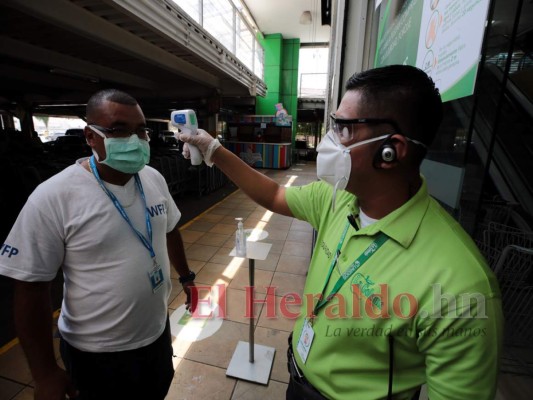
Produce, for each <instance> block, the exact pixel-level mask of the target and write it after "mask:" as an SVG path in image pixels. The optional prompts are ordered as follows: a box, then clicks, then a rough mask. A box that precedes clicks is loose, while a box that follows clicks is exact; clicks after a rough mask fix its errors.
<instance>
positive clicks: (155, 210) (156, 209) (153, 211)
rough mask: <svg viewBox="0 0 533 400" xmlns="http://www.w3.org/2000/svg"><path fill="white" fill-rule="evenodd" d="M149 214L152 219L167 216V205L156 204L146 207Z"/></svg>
mask: <svg viewBox="0 0 533 400" xmlns="http://www.w3.org/2000/svg"><path fill="white" fill-rule="evenodd" d="M146 209H147V210H148V212H149V213H150V217H152V218H154V217H156V216H158V215H166V213H167V207H166V206H165V204H163V203H161V204H156V205H155V206H151V207H146Z"/></svg>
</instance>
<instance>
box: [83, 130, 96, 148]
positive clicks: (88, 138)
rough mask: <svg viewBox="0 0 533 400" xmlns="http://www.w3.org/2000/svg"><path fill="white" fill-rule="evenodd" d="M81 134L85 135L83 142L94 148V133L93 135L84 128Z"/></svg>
mask: <svg viewBox="0 0 533 400" xmlns="http://www.w3.org/2000/svg"><path fill="white" fill-rule="evenodd" d="M83 134H84V135H85V141H86V142H87V144H88V145H89V146H91V147H94V138H95V135H96V133H94V131H93V130H92V129H91V128H89V127H88V126H86V127H85V128H83Z"/></svg>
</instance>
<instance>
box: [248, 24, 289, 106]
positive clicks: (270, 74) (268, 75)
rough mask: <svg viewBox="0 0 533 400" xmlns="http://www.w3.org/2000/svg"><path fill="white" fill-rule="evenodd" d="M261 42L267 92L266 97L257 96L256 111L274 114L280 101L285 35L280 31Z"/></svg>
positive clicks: (267, 36) (266, 36)
mask: <svg viewBox="0 0 533 400" xmlns="http://www.w3.org/2000/svg"><path fill="white" fill-rule="evenodd" d="M261 44H262V45H263V48H264V50H265V64H264V71H265V83H266V86H267V94H266V96H265V97H259V96H258V97H257V98H256V105H255V113H256V114H259V115H274V114H275V113H276V104H277V103H279V102H280V86H281V57H282V48H283V36H281V34H280V33H276V34H272V35H265V37H264V39H263V40H262V41H261ZM287 111H288V110H287Z"/></svg>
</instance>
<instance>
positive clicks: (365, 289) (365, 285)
mask: <svg viewBox="0 0 533 400" xmlns="http://www.w3.org/2000/svg"><path fill="white" fill-rule="evenodd" d="M352 285H357V286H358V288H359V291H360V292H361V293H362V294H363V295H364V296H365V297H367V298H368V297H370V296H372V295H373V294H374V293H375V292H376V289H375V288H374V285H375V282H374V281H373V280H372V279H370V275H366V276H364V275H363V274H361V273H360V272H358V273H356V274H355V275H354V277H353V279H352ZM352 290H353V289H352ZM372 304H373V305H374V306H375V307H377V308H378V309H380V310H381V299H380V298H379V297H373V298H372Z"/></svg>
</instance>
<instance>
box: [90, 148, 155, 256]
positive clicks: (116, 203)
mask: <svg viewBox="0 0 533 400" xmlns="http://www.w3.org/2000/svg"><path fill="white" fill-rule="evenodd" d="M89 164H90V165H91V171H92V172H93V175H94V177H95V178H96V181H97V182H98V183H99V184H100V187H101V188H102V190H103V191H104V193H105V194H107V196H108V197H109V198H110V199H111V201H112V202H113V204H114V206H115V208H116V209H117V210H118V212H119V213H120V215H121V216H122V218H124V219H125V220H126V222H127V223H128V225H129V226H130V227H131V229H133V231H134V232H135V233H136V234H137V237H138V238H139V239H140V240H141V242H142V244H143V245H144V247H146V249H147V250H148V251H149V252H150V256H151V257H152V258H153V259H154V260H155V251H154V247H153V246H152V222H151V221H150V215H149V213H148V207H147V206H146V197H145V196H144V190H143V186H142V184H141V178H139V174H135V175H134V177H135V184H136V185H137V188H138V189H139V192H140V193H141V197H142V199H143V204H144V213H145V214H144V215H145V220H146V231H147V232H148V239H147V238H146V237H145V236H144V235H143V234H142V233H141V232H139V231H138V230H137V229H135V227H134V226H133V224H132V223H131V220H130V218H129V217H128V214H126V210H124V207H122V204H120V202H119V201H118V199H117V197H116V196H115V195H114V194H113V193H112V192H110V191H109V189H108V188H106V187H105V185H104V182H102V179H100V175H99V174H98V170H97V169H96V164H95V162H94V156H92V157H91V159H90V162H89Z"/></svg>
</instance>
